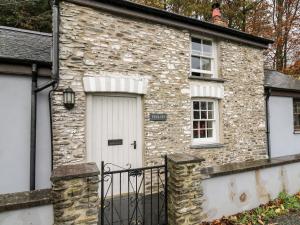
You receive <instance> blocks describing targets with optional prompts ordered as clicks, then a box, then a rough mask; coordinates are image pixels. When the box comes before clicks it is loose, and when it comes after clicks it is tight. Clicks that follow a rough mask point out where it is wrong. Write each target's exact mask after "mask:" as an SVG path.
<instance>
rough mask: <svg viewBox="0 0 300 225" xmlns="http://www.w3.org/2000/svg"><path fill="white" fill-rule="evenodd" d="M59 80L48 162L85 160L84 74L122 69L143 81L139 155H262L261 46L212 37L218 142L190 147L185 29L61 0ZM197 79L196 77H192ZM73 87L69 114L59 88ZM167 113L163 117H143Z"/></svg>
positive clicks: (148, 158)
mask: <svg viewBox="0 0 300 225" xmlns="http://www.w3.org/2000/svg"><path fill="white" fill-rule="evenodd" d="M60 7H61V26H60V78H61V80H60V83H59V87H58V89H57V91H56V92H55V94H54V97H53V109H54V113H53V119H54V122H53V132H54V163H55V166H57V165H60V164H64V163H74V162H80V161H85V160H86V153H85V152H86V149H85V148H86V143H85V140H86V137H85V126H86V124H85V121H86V118H85V117H86V115H85V114H86V95H85V93H84V90H83V84H82V78H83V77H84V76H101V74H103V72H105V73H109V72H111V73H121V74H124V75H127V76H130V75H134V76H140V77H145V78H147V79H149V88H148V93H147V94H146V95H144V96H143V104H144V159H145V162H146V164H147V165H151V164H156V163H157V162H161V155H164V154H171V153H176V152H186V153H189V154H193V155H197V156H201V157H202V156H203V157H204V158H205V159H206V163H207V164H210V165H211V164H223V163H227V162H231V161H243V160H248V159H259V158H263V157H264V155H265V154H266V152H265V151H266V146H265V136H266V135H265V125H264V97H263V76H264V75H263V53H262V50H261V49H256V48H252V47H249V46H245V45H240V44H237V43H233V42H227V41H226V40H216V41H217V45H218V49H219V53H218V54H219V67H220V68H219V71H220V78H223V79H225V80H226V81H225V83H224V88H225V97H224V99H223V100H221V101H220V105H221V109H220V112H221V120H220V125H221V142H222V144H224V145H222V146H221V147H218V148H214V149H205V148H204V149H191V148H190V145H191V129H192V127H191V108H192V106H191V98H190V93H189V88H190V82H191V81H190V80H189V79H188V76H189V73H190V52H189V51H190V33H189V32H188V31H187V30H179V29H175V28H172V27H168V26H165V25H160V24H154V23H150V22H146V21H142V20H135V19H130V18H125V17H122V16H118V15H114V14H111V13H108V12H104V11H101V10H96V9H91V8H86V7H82V6H77V5H74V4H72V3H67V2H61V4H60ZM193 82H197V81H193ZM68 86H71V87H72V88H73V89H74V90H75V91H76V105H75V108H74V109H73V110H71V111H67V110H66V109H64V107H63V105H62V91H63V89H64V88H67V87H68ZM150 113H167V114H168V120H167V121H166V122H153V121H149V114H150Z"/></svg>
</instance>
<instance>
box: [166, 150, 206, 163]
mask: <svg viewBox="0 0 300 225" xmlns="http://www.w3.org/2000/svg"><path fill="white" fill-rule="evenodd" d="M168 159H169V160H170V161H172V162H173V163H175V164H189V163H201V162H203V161H205V159H203V158H198V157H196V156H192V155H189V154H184V153H176V154H171V155H168Z"/></svg>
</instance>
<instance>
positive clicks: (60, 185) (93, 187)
mask: <svg viewBox="0 0 300 225" xmlns="http://www.w3.org/2000/svg"><path fill="white" fill-rule="evenodd" d="M98 175H99V170H98V168H97V166H96V165H95V164H94V163H84V164H76V165H64V166H59V167H57V168H56V169H54V171H53V173H52V177H51V180H52V184H53V185H52V198H53V208H54V224H55V225H60V224H82V225H83V224H90V225H97V223H98V213H99V196H98V187H99V186H98V183H99V177H98Z"/></svg>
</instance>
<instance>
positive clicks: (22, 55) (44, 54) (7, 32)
mask: <svg viewBox="0 0 300 225" xmlns="http://www.w3.org/2000/svg"><path fill="white" fill-rule="evenodd" d="M51 46H52V35H51V34H49V33H41V32H35V31H29V30H23V29H17V28H12V27H4V26H0V60H6V61H9V60H10V61H15V62H23V63H24V62H28V63H30V62H40V63H44V64H51Z"/></svg>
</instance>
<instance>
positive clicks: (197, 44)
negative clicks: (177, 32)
mask: <svg viewBox="0 0 300 225" xmlns="http://www.w3.org/2000/svg"><path fill="white" fill-rule="evenodd" d="M192 50H193V51H199V52H201V51H202V50H201V40H200V39H196V38H192Z"/></svg>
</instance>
